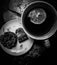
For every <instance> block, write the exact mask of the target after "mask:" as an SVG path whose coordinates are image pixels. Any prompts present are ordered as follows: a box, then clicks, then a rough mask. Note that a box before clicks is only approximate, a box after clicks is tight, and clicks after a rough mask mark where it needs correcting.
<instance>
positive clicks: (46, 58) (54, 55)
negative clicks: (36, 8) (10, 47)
mask: <svg viewBox="0 0 57 65" xmlns="http://www.w3.org/2000/svg"><path fill="white" fill-rule="evenodd" d="M9 1H10V0H0V28H1V26H2V25H3V24H4V23H5V22H4V20H3V12H4V11H6V10H8V6H9ZM44 1H46V2H49V3H51V4H52V5H53V6H54V7H55V8H56V10H57V1H56V0H44ZM50 42H51V48H49V49H46V51H45V52H44V54H43V55H42V56H41V57H40V58H39V61H38V60H36V62H40V64H57V32H56V34H55V35H53V36H52V37H51V38H50ZM23 57H24V56H23ZM14 58H15V60H16V61H15V62H14V63H13V62H12V61H13V59H14ZM17 61H19V59H18V57H14V56H10V55H7V54H6V53H5V52H4V51H3V50H2V49H1V47H0V64H1V63H2V64H7V65H8V64H15V63H16V62H17ZM2 64H1V65H2ZM35 65H36V64H35Z"/></svg>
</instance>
